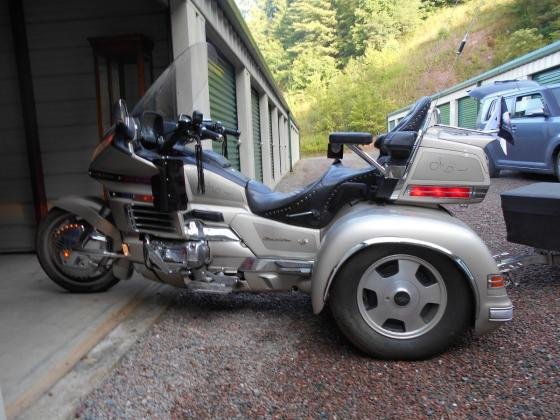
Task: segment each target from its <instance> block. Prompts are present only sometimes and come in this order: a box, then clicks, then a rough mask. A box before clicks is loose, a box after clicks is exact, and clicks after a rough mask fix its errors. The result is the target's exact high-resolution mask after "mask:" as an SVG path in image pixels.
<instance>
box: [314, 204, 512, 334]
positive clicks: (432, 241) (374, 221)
mask: <svg viewBox="0 0 560 420" xmlns="http://www.w3.org/2000/svg"><path fill="white" fill-rule="evenodd" d="M395 243H398V244H407V245H413V246H418V247H424V248H429V249H432V250H433V251H435V252H438V253H440V254H443V255H445V256H447V257H448V258H449V259H450V260H452V261H453V262H454V263H455V264H456V265H457V267H458V268H459V269H460V270H461V272H462V273H464V278H465V281H467V282H468V283H469V285H470V287H471V290H472V292H473V297H474V299H475V305H476V308H475V313H476V318H477V319H479V317H480V318H481V320H482V322H484V320H486V322H487V321H488V314H487V313H488V310H489V307H490V306H491V304H492V302H493V301H494V300H497V301H503V299H507V294H506V291H505V289H493V290H488V289H487V276H488V275H489V274H495V273H499V272H500V271H499V270H498V267H497V266H496V262H495V261H494V259H493V257H492V255H491V254H490V251H489V250H488V248H487V247H486V245H485V244H484V242H482V240H481V239H480V238H479V237H478V236H477V235H476V234H475V233H474V232H473V231H472V230H471V229H470V228H469V227H468V226H467V225H465V224H464V223H463V222H461V221H460V220H458V219H456V218H455V217H453V216H452V215H450V214H449V213H448V212H446V211H445V210H443V209H441V208H425V207H413V206H403V205H384V206H376V205H371V204H360V205H356V206H354V207H351V208H349V210H347V211H346V212H345V213H344V214H343V215H341V216H340V217H339V218H337V219H336V220H335V221H334V222H333V223H331V225H329V226H328V227H327V228H326V229H325V231H324V232H323V236H322V240H321V248H320V250H319V254H318V255H317V261H316V264H315V267H314V270H313V277H312V282H311V284H312V291H311V295H312V302H313V311H314V312H315V313H318V312H320V311H321V310H322V309H323V307H324V305H325V302H326V300H327V297H328V293H329V288H330V286H331V284H332V282H333V281H334V279H335V278H336V275H337V273H338V272H339V270H340V268H341V267H342V266H343V265H344V263H345V262H346V261H347V260H348V259H349V258H350V257H352V256H353V255H355V254H356V253H357V252H359V251H361V250H363V249H365V248H368V247H371V246H383V245H384V244H395ZM481 315H482V316H481ZM481 327H483V326H481ZM481 329H484V328H481Z"/></svg>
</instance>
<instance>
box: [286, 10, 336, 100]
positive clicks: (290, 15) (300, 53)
mask: <svg viewBox="0 0 560 420" xmlns="http://www.w3.org/2000/svg"><path fill="white" fill-rule="evenodd" d="M276 34H277V36H278V37H279V39H280V41H281V42H282V45H283V47H284V49H285V50H286V52H287V54H288V58H289V60H288V61H289V63H290V67H291V75H292V76H291V78H290V81H289V83H288V87H289V88H290V89H293V90H301V89H303V88H305V86H306V85H307V84H308V83H310V82H311V80H312V79H313V78H319V79H321V80H326V78H327V77H328V75H329V74H332V72H333V71H334V69H335V64H336V62H335V57H336V55H337V51H336V13H335V11H334V9H333V8H332V7H331V3H330V1H329V0H293V1H291V2H289V3H288V7H287V9H286V13H285V14H284V16H283V17H282V20H281V22H280V23H279V26H278V29H277V31H276Z"/></svg>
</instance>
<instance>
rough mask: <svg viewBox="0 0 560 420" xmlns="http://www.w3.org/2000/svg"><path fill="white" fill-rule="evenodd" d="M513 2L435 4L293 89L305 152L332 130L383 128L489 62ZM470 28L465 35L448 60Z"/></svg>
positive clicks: (316, 149) (321, 147)
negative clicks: (403, 32) (377, 46)
mask: <svg viewBox="0 0 560 420" xmlns="http://www.w3.org/2000/svg"><path fill="white" fill-rule="evenodd" d="M511 2H512V0H494V1H492V2H489V1H481V0H473V1H470V2H467V3H465V4H462V5H460V6H457V7H455V8H443V9H440V10H438V11H437V12H436V13H434V14H433V15H431V16H429V17H428V18H427V19H426V20H425V21H423V22H422V23H421V24H420V25H419V26H418V27H417V28H416V29H415V30H414V31H413V32H412V33H410V34H409V35H408V36H407V37H405V38H404V39H401V40H400V41H397V42H394V43H393V44H391V45H388V46H387V47H386V48H385V49H384V50H382V51H372V50H370V51H368V52H367V53H366V55H365V56H364V57H361V58H360V59H357V60H353V61H350V62H349V64H348V65H347V67H346V68H345V70H343V71H341V72H340V73H338V74H337V75H336V76H335V77H334V78H333V79H332V80H330V81H329V84H328V86H311V87H309V88H308V89H307V90H306V91H305V92H302V93H299V94H295V95H291V97H290V99H291V101H290V102H291V103H292V106H293V109H294V112H295V115H296V116H297V117H298V120H299V121H300V125H301V127H300V128H301V135H302V142H301V153H302V155H304V156H307V155H312V154H317V153H321V152H324V151H325V150H326V145H327V141H328V134H329V132H330V131H338V130H356V131H358V130H363V131H369V132H373V133H375V134H378V133H381V132H384V131H386V115H387V114H388V113H389V112H391V111H393V110H395V109H398V108H401V107H403V106H406V105H408V104H410V103H411V102H413V101H414V100H416V99H417V98H419V97H421V96H424V95H431V94H434V93H436V92H437V91H439V90H442V89H444V88H447V87H450V86H453V85H455V84H456V83H458V82H460V81H462V80H465V79H467V78H470V77H472V76H475V75H476V74H479V73H480V72H483V71H485V70H488V69H490V68H492V67H494V66H495V65H496V64H497V63H495V61H494V50H493V49H494V46H495V43H494V40H495V38H496V37H497V36H498V35H499V34H500V33H501V32H503V31H504V30H505V28H507V26H508V24H509V22H508V18H504V16H508V15H507V13H505V11H506V9H507V7H508V4H511ZM467 30H469V32H470V34H469V41H468V43H467V45H466V47H465V49H464V51H463V54H462V55H461V56H460V58H459V61H458V63H457V65H456V67H455V68H452V63H453V60H454V58H455V51H456V49H457V46H458V45H459V43H460V41H461V39H462V38H463V36H464V34H465V32H466V31H467Z"/></svg>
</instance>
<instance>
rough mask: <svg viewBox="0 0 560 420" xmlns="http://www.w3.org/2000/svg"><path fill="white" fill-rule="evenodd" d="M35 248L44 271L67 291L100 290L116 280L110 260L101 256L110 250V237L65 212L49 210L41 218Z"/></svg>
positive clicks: (91, 291) (105, 288)
mask: <svg viewBox="0 0 560 420" xmlns="http://www.w3.org/2000/svg"><path fill="white" fill-rule="evenodd" d="M36 250H37V258H38V259H39V263H40V264H41V267H43V270H45V273H47V275H48V276H49V277H50V279H51V280H52V281H54V282H55V283H56V284H58V285H59V286H61V287H62V288H64V289H66V290H68V291H69V292H73V293H95V292H104V291H105V290H108V289H109V288H111V287H113V286H114V285H115V284H117V283H118V281H119V279H118V278H116V277H115V276H114V275H113V270H112V265H113V260H112V259H110V258H108V257H106V256H104V255H103V252H104V251H106V252H110V251H111V241H110V239H109V238H107V237H106V236H104V235H103V234H101V233H100V232H98V231H96V230H95V229H94V228H93V227H92V226H91V225H90V224H89V223H88V222H86V221H85V220H83V219H81V218H79V217H78V216H75V215H73V214H71V213H68V212H66V211H63V210H60V209H56V208H55V209H52V210H51V211H49V213H48V214H47V216H46V217H45V218H44V219H43V220H42V221H41V224H40V225H39V229H38V231H37V243H36ZM80 250H84V251H91V253H90V254H86V253H84V252H81V251H80Z"/></svg>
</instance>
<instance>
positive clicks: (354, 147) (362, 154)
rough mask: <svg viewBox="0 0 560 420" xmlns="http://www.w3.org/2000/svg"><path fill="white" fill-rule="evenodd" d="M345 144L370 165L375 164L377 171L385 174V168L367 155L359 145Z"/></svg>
mask: <svg viewBox="0 0 560 420" xmlns="http://www.w3.org/2000/svg"><path fill="white" fill-rule="evenodd" d="M347 146H348V148H349V149H350V150H352V151H353V152H354V153H356V154H357V155H358V156H359V157H361V158H362V159H363V160H365V161H366V162H367V163H369V164H370V165H371V166H375V167H376V168H377V169H378V170H379V172H381V173H382V174H383V175H387V169H385V167H384V166H382V165H381V164H379V163H378V162H377V161H376V160H375V159H374V158H372V157H371V156H370V155H368V154H367V153H366V152H364V151H363V150H362V149H361V148H360V146H358V145H357V144H347Z"/></svg>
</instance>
